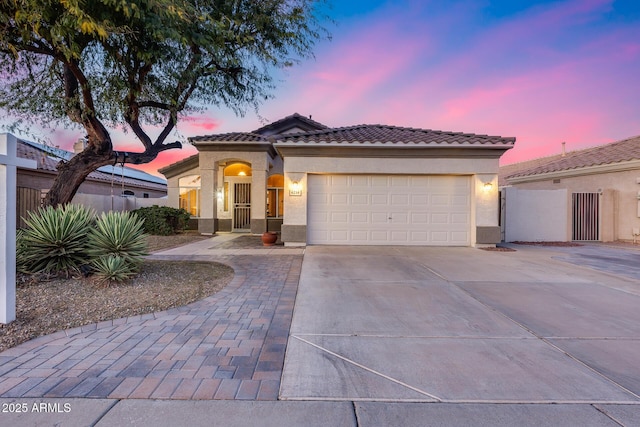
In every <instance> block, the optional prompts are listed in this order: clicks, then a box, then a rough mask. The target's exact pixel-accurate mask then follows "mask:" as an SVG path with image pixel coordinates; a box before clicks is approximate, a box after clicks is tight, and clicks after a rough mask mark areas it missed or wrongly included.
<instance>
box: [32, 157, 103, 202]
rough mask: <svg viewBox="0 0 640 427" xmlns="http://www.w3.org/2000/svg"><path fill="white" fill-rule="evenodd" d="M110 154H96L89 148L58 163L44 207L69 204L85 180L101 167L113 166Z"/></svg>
mask: <svg viewBox="0 0 640 427" xmlns="http://www.w3.org/2000/svg"><path fill="white" fill-rule="evenodd" d="M113 162H114V158H113V157H112V153H111V152H108V153H104V154H96V153H95V152H94V151H93V150H92V149H91V147H87V148H86V149H85V150H84V151H83V152H81V153H78V154H76V155H75V156H73V157H72V158H71V159H70V160H69V161H66V162H65V161H64V160H62V161H60V163H58V175H57V176H56V179H55V180H54V181H53V185H52V186H51V189H50V190H49V192H48V193H47V196H46V197H45V200H44V202H45V205H50V206H58V205H62V204H65V203H69V202H71V199H73V196H75V195H76V192H77V191H78V188H80V185H81V184H82V183H83V182H84V180H85V178H86V177H87V176H88V175H89V174H90V173H91V172H93V171H94V170H96V169H98V168H99V167H101V166H105V165H109V164H113Z"/></svg>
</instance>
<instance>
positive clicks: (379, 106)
mask: <svg viewBox="0 0 640 427" xmlns="http://www.w3.org/2000/svg"><path fill="white" fill-rule="evenodd" d="M333 3H334V5H333V7H332V9H330V10H329V12H328V13H329V14H330V16H331V17H332V18H333V19H334V20H335V22H336V23H335V24H330V23H329V24H327V28H328V29H329V30H330V32H331V33H332V35H333V39H332V40H331V41H322V42H320V43H319V44H318V45H317V47H316V49H315V52H316V58H315V60H308V61H305V62H303V63H301V64H300V65H298V66H296V67H294V68H293V69H291V70H288V71H287V72H286V73H282V74H279V76H278V77H279V80H280V83H279V85H278V88H277V90H276V91H275V92H274V99H272V100H269V101H267V102H265V103H264V104H263V105H262V107H261V109H260V111H259V114H260V116H261V117H262V118H264V119H266V120H267V122H269V121H274V120H278V119H280V118H282V117H284V116H287V115H290V114H292V113H294V112H298V113H300V114H303V115H306V116H309V115H312V117H313V119H314V120H316V121H319V122H321V123H323V124H325V125H327V126H331V127H339V126H350V125H355V124H363V123H367V124H373V123H380V124H387V125H395V126H406V127H416V128H424V129H435V130H445V131H455V132H468V133H477V134H489V135H501V136H509V137H516V146H515V148H514V149H513V150H510V151H509V152H507V153H506V154H505V155H504V156H503V157H502V159H501V164H508V163H513V162H517V161H522V160H528V159H531V158H535V157H540V156H545V155H551V154H555V153H558V152H559V151H560V148H561V143H562V142H566V145H567V149H568V150H576V149H581V148H585V147H589V146H593V145H598V144H605V143H608V142H613V141H616V140H620V139H625V138H628V137H631V136H635V135H639V134H640V2H638V1H637V0H626V1H612V0H566V1H542V2H535V1H519V0H511V1H509V0H507V1H498V2H496V1H418V0H416V1H411V0H403V1H375V0H369V1H367V0H362V1H349V2H339V1H338V0H334V1H333ZM338 3H346V4H338ZM264 124H266V122H264V121H261V119H260V118H259V117H258V115H256V114H255V113H254V112H253V111H249V112H247V114H246V115H245V116H244V117H236V116H235V115H234V114H233V112H231V110H228V109H215V108H212V109H210V110H208V111H207V112H205V113H203V114H201V115H199V116H195V117H190V118H188V119H187V120H183V121H182V122H180V124H179V126H178V132H177V133H176V134H175V135H173V136H172V137H171V138H170V139H169V140H175V139H179V140H182V141H185V140H186V138H188V137H191V136H196V135H207V134H213V133H224V132H235V131H240V132H245V131H251V130H254V129H256V128H258V127H260V126H262V125H264ZM81 135H82V133H81V132H75V131H68V130H58V131H56V132H55V133H53V135H52V136H50V140H51V142H52V143H53V144H54V145H58V146H60V147H61V148H65V149H71V147H72V145H73V142H74V140H75V139H77V138H78V137H79V136H81ZM113 136H114V141H115V143H116V149H119V150H129V151H139V150H140V147H141V146H140V145H139V144H138V143H136V142H135V141H134V140H133V135H132V134H131V133H129V134H126V135H125V134H122V133H121V132H119V131H117V130H114V132H113ZM195 152H196V150H195V148H194V147H192V146H189V145H185V148H184V149H182V150H179V151H177V150H176V151H169V152H165V153H162V154H161V155H160V156H159V158H158V159H156V160H155V161H154V162H152V163H150V164H148V165H142V167H141V169H143V170H146V171H148V172H151V173H154V174H157V169H158V168H161V167H163V166H166V165H167V164H170V163H173V162H175V161H178V160H180V159H182V158H185V157H187V156H190V155H192V154H194V153H195Z"/></svg>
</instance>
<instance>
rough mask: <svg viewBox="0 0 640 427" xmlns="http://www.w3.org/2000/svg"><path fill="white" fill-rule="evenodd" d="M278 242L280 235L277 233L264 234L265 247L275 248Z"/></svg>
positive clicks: (268, 232)
mask: <svg viewBox="0 0 640 427" xmlns="http://www.w3.org/2000/svg"><path fill="white" fill-rule="evenodd" d="M276 240H278V233H276V232H275V231H265V232H264V233H262V244H263V245H265V246H273V245H275V244H276Z"/></svg>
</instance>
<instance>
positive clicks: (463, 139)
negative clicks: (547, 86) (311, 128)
mask: <svg viewBox="0 0 640 427" xmlns="http://www.w3.org/2000/svg"><path fill="white" fill-rule="evenodd" d="M278 143H299V144H344V145H352V144H367V145H385V144H389V145H440V146H459V145H498V146H505V145H506V146H510V145H513V144H514V143H515V138H503V137H500V136H488V135H476V134H472V133H461V132H446V131H436V130H430V129H415V128H405V127H397V126H386V125H356V126H349V127H342V128H334V129H326V130H321V131H316V132H305V133H300V134H292V135H283V136H280V137H279V138H278V141H276V144H278Z"/></svg>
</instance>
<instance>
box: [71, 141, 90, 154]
mask: <svg viewBox="0 0 640 427" xmlns="http://www.w3.org/2000/svg"><path fill="white" fill-rule="evenodd" d="M86 147H87V141H86V140H85V139H84V138H79V139H78V140H77V141H76V143H75V144H73V154H78V153H81V152H82V151H84V149H85V148H86Z"/></svg>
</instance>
